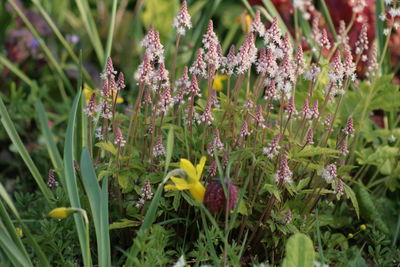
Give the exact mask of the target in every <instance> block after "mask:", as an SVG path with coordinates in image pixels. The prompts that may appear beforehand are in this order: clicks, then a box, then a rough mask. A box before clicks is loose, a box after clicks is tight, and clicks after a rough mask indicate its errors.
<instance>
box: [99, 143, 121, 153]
mask: <svg viewBox="0 0 400 267" xmlns="http://www.w3.org/2000/svg"><path fill="white" fill-rule="evenodd" d="M96 146H97V147H100V148H101V149H104V150H105V151H108V152H110V153H111V154H113V155H114V156H115V155H117V149H115V147H114V145H113V143H111V142H110V141H108V142H100V143H97V144H96Z"/></svg>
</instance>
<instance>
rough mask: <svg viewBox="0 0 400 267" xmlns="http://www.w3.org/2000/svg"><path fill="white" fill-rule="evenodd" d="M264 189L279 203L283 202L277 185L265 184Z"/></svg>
mask: <svg viewBox="0 0 400 267" xmlns="http://www.w3.org/2000/svg"><path fill="white" fill-rule="evenodd" d="M263 189H264V190H266V191H267V192H268V193H270V194H271V195H273V196H274V197H275V198H276V199H277V200H278V201H281V194H280V190H279V189H278V188H277V187H276V185H275V184H265V185H264V187H263Z"/></svg>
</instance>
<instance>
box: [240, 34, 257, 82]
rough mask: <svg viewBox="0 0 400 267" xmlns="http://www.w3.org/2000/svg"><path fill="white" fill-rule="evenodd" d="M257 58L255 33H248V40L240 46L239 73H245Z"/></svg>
mask: <svg viewBox="0 0 400 267" xmlns="http://www.w3.org/2000/svg"><path fill="white" fill-rule="evenodd" d="M256 59H257V48H256V45H255V43H254V35H253V34H252V33H249V34H247V37H246V41H245V42H244V44H243V45H242V46H241V47H240V48H239V53H238V54H237V64H238V66H237V73H238V74H243V73H245V72H246V71H247V70H248V69H249V68H251V65H252V64H253V63H254V62H255V61H256Z"/></svg>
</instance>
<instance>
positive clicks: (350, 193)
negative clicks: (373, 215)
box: [343, 183, 360, 218]
mask: <svg viewBox="0 0 400 267" xmlns="http://www.w3.org/2000/svg"><path fill="white" fill-rule="evenodd" d="M343 185H344V193H345V194H346V196H347V197H348V198H350V201H351V204H353V207H354V210H355V211H356V214H357V218H360V208H359V207H358V201H357V198H356V195H355V193H354V191H353V190H352V189H351V187H350V186H348V185H347V184H345V183H343Z"/></svg>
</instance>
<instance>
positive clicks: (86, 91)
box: [83, 84, 94, 104]
mask: <svg viewBox="0 0 400 267" xmlns="http://www.w3.org/2000/svg"><path fill="white" fill-rule="evenodd" d="M83 93H84V94H85V100H86V104H87V103H89V101H90V97H91V96H92V94H93V93H94V91H93V90H92V88H90V87H89V86H88V85H87V84H85V85H84V86H83Z"/></svg>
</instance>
